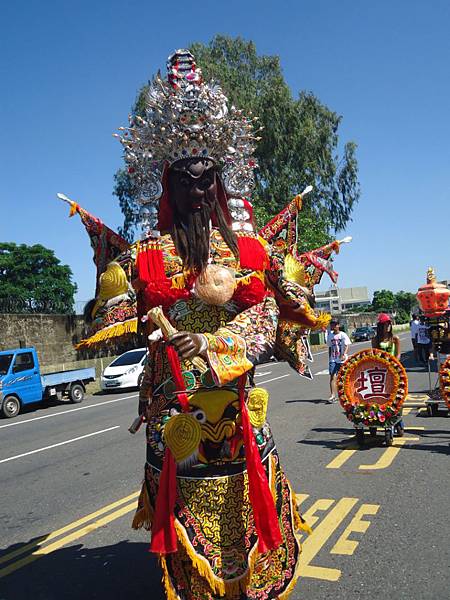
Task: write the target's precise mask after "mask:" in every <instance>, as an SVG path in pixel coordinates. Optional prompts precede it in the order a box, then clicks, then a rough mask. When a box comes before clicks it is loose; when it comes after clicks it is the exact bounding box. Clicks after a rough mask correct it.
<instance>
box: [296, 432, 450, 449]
mask: <svg viewBox="0 0 450 600" xmlns="http://www.w3.org/2000/svg"><path fill="white" fill-rule="evenodd" d="M311 431H312V432H317V433H321V434H325V436H321V439H304V440H298V441H297V444H305V445H309V446H322V447H323V448H332V449H336V448H339V449H356V448H358V449H359V451H364V450H370V449H371V448H373V447H376V446H384V435H383V434H382V433H381V432H378V434H377V436H376V437H370V436H368V435H366V437H365V444H364V446H363V447H361V448H359V447H358V445H357V444H356V439H355V438H354V437H350V438H346V439H335V438H333V439H330V438H329V435H330V434H337V435H340V434H343V433H347V434H349V435H351V433H352V430H351V429H343V428H339V427H316V428H315V429H311ZM327 434H328V439H323V437H326V436H327ZM409 434H413V435H418V436H420V442H419V443H411V444H407V446H405V449H406V450H425V451H428V452H434V453H436V454H445V455H450V433H449V432H448V431H447V430H443V429H427V430H426V431H417V432H416V431H414V430H411V431H406V432H405V435H409ZM396 439H401V438H396Z"/></svg>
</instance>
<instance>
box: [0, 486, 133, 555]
mask: <svg viewBox="0 0 450 600" xmlns="http://www.w3.org/2000/svg"><path fill="white" fill-rule="evenodd" d="M138 496H139V492H134V493H133V494H130V495H129V496H125V498H121V499H120V500H116V502H112V503H111V504H107V505H106V506H103V507H102V508H100V509H99V510H96V511H95V512H93V513H90V514H89V515H86V516H85V517H82V518H81V519H78V520H77V521H73V522H72V523H69V524H68V525H65V526H64V527H61V529H56V530H55V531H52V532H51V533H49V534H46V535H42V536H39V537H38V538H36V539H35V540H34V541H33V542H30V543H29V544H26V545H25V546H21V547H20V548H17V550H14V551H13V552H9V553H8V554H5V555H3V556H1V557H0V565H1V564H2V563H5V562H8V561H10V560H11V559H13V558H15V557H16V556H19V555H20V554H23V553H24V552H26V551H27V550H30V549H32V548H39V547H41V546H42V545H43V543H44V542H48V541H49V540H53V539H54V538H56V537H59V536H60V535H62V534H63V533H67V532H68V531H71V530H72V529H76V528H77V527H79V526H80V525H83V524H84V523H87V522H88V521H91V520H92V519H95V518H96V517H99V516H100V515H103V514H104V513H107V512H109V511H110V510H112V509H113V508H117V507H118V506H120V505H121V504H125V502H129V501H130V500H134V499H135V498H137V497H138Z"/></svg>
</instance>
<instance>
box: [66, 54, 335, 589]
mask: <svg viewBox="0 0 450 600" xmlns="http://www.w3.org/2000/svg"><path fill="white" fill-rule="evenodd" d="M168 73H169V75H168V80H167V81H164V80H162V79H161V78H160V77H158V78H156V80H155V81H154V82H153V84H152V85H151V86H150V88H149V90H148V92H147V96H146V109H145V114H143V115H142V116H137V115H135V116H132V117H130V124H129V127H128V128H126V129H124V130H123V131H122V134H121V135H120V136H119V137H120V139H121V142H122V144H123V146H124V150H125V160H126V163H127V167H128V171H129V173H130V175H131V176H132V178H133V184H134V185H135V186H136V190H138V193H139V198H140V202H141V204H142V205H143V208H142V211H141V217H142V221H143V227H144V235H143V238H142V240H140V241H138V242H136V243H134V244H131V245H127V244H126V242H125V241H124V240H122V239H121V238H120V237H119V236H117V235H115V234H114V233H113V232H111V231H110V230H109V229H108V228H106V227H105V226H104V225H103V224H102V223H101V222H100V221H99V220H98V219H95V218H94V217H91V216H90V215H89V214H88V213H86V211H84V210H83V209H81V208H80V207H79V206H78V205H77V204H75V203H74V202H71V205H72V210H71V212H72V213H74V212H78V213H79V214H80V216H81V218H82V220H83V222H84V224H85V226H86V228H87V230H88V232H89V235H90V237H91V240H92V243H93V246H94V248H95V255H96V264H97V269H98V271H97V293H96V299H95V301H93V302H92V303H90V304H89V306H88V313H89V315H88V316H89V318H90V320H91V323H92V331H91V336H90V337H89V338H87V339H86V340H83V341H82V342H81V343H80V344H79V347H80V348H89V347H95V345H98V344H101V343H104V342H105V341H108V340H109V341H110V340H114V339H118V338H120V337H121V336H126V335H128V334H130V333H133V332H134V331H136V329H137V328H138V327H144V328H145V329H146V331H145V333H146V336H148V338H149V357H148V364H147V367H146V370H145V375H144V379H143V383H142V386H141V389H140V397H139V415H140V417H139V419H140V421H143V422H145V423H146V430H147V431H146V435H147V460H146V465H145V480H144V484H143V487H142V492H141V495H140V499H139V503H138V509H137V512H136V515H135V518H134V521H133V526H134V527H135V528H140V527H145V528H147V529H150V530H151V532H152V537H151V548H150V549H151V551H153V552H155V553H157V554H158V556H159V558H160V563H161V566H162V569H163V581H164V588H165V592H166V595H167V597H168V598H169V599H170V600H175V599H183V600H194V599H195V600H200V599H201V600H203V599H204V600H211V599H216V598H236V599H244V598H251V599H255V600H256V599H258V600H269V599H275V598H279V599H282V598H287V597H288V595H289V593H290V592H291V591H292V589H293V587H294V585H295V581H296V577H297V575H298V573H297V564H298V559H299V554H300V544H299V542H298V539H297V537H296V531H298V530H299V529H304V530H307V529H308V528H307V525H306V524H305V523H304V522H303V520H302V519H301V517H300V515H299V514H298V513H297V509H296V504H295V494H294V493H293V491H292V489H291V487H290V484H289V482H288V480H287V478H286V476H285V474H284V472H283V470H282V468H281V466H280V461H279V458H278V453H277V450H276V447H275V443H274V440H273V437H272V434H271V431H270V427H269V425H268V423H267V420H266V412H267V405H268V393H267V392H266V390H264V389H262V388H255V387H251V386H250V385H249V378H248V375H249V373H251V372H252V370H253V369H254V367H255V366H256V365H258V364H259V363H261V362H266V361H267V360H268V359H270V357H271V356H272V355H275V356H276V357H277V358H279V359H280V360H287V361H288V362H289V364H290V365H291V366H292V367H293V368H295V369H296V371H297V372H299V373H300V374H302V375H304V376H307V377H310V371H309V369H308V367H307V364H306V360H308V359H311V354H310V351H309V346H308V340H307V335H308V333H309V330H311V329H322V328H324V327H325V326H326V325H327V323H328V321H329V317H328V315H320V314H316V312H315V311H314V310H313V308H312V304H313V294H312V289H313V286H314V284H316V283H318V281H319V280H320V277H321V275H322V273H323V272H324V271H325V272H328V273H329V274H330V275H331V276H332V277H335V275H336V274H335V273H334V272H333V271H332V268H331V262H330V257H331V255H332V253H333V252H337V251H338V250H339V243H338V242H333V243H332V244H330V245H329V246H325V247H324V248H320V249H318V250H317V251H313V252H311V253H308V254H305V255H302V256H298V255H297V250H296V217H297V214H298V211H299V210H300V208H301V196H297V197H296V198H295V199H294V200H293V201H292V202H290V203H289V204H288V206H287V207H286V209H285V210H284V211H282V212H281V213H280V214H279V215H277V216H276V217H274V219H272V220H271V222H270V223H269V224H268V225H266V226H265V227H264V228H263V229H262V230H261V231H260V232H259V234H258V233H255V232H254V230H253V219H252V206H251V203H250V201H249V200H248V195H249V194H250V192H251V189H252V184H253V170H254V168H255V167H256V163H255V161H254V159H253V158H252V152H253V150H254V143H255V140H256V139H257V138H256V137H255V134H254V132H253V120H252V119H249V118H247V117H245V116H244V115H243V114H242V112H241V111H239V110H237V109H235V108H234V107H229V106H228V103H227V98H226V97H225V96H224V94H223V92H222V90H221V89H220V87H218V86H217V85H215V84H213V83H211V84H207V83H204V82H203V80H202V76H201V72H200V69H199V68H198V67H196V65H195V62H194V60H193V57H192V55H191V54H190V53H189V52H188V51H185V50H179V51H177V52H176V53H175V54H174V55H172V56H171V57H169V61H168ZM130 282H131V283H132V288H131V287H130V286H129V283H130ZM135 296H136V297H135ZM133 310H134V313H133ZM134 429H136V427H135V428H134Z"/></svg>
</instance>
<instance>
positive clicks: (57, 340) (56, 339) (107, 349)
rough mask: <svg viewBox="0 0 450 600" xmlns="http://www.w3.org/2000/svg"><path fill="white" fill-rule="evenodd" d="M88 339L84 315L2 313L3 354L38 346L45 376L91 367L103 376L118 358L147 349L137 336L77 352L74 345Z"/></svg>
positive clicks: (1, 345) (0, 322)
mask: <svg viewBox="0 0 450 600" xmlns="http://www.w3.org/2000/svg"><path fill="white" fill-rule="evenodd" d="M87 336H88V332H87V329H86V326H85V324H84V320H83V316H82V315H39V314H28V315H27V314H3V313H0V351H1V350H8V349H9V348H20V347H22V348H24V347H29V346H34V347H35V348H36V350H37V353H38V356H39V362H40V364H41V368H42V372H43V373H49V372H51V371H66V370H69V369H81V368H83V367H91V366H95V367H96V370H97V372H98V373H99V372H100V371H101V370H102V369H103V367H104V366H106V365H108V364H109V363H110V362H111V361H112V359H113V357H114V356H117V355H119V354H122V353H123V352H125V351H126V350H131V349H132V348H138V347H140V346H143V345H144V343H143V341H142V340H141V339H139V338H138V336H136V335H133V336H129V337H128V338H127V339H126V340H125V341H123V342H122V343H120V344H108V345H104V346H102V347H101V348H99V349H97V350H82V351H80V352H77V351H76V350H75V348H74V345H75V344H77V343H78V342H79V341H81V340H82V339H84V338H86V337H87ZM103 359H105V360H103Z"/></svg>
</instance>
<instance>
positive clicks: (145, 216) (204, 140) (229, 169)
mask: <svg viewBox="0 0 450 600" xmlns="http://www.w3.org/2000/svg"><path fill="white" fill-rule="evenodd" d="M167 71H168V78H167V81H164V80H162V79H161V77H160V75H158V76H157V77H156V79H155V80H154V81H153V83H152V84H151V85H150V87H149V88H148V90H147V91H146V92H145V97H144V102H145V106H144V110H143V113H142V114H141V115H138V114H135V115H132V116H130V117H129V127H127V128H124V127H122V128H120V131H122V132H123V133H122V134H121V135H118V134H115V135H116V137H118V138H119V139H120V142H121V143H122V144H123V146H124V150H125V162H126V163H127V166H128V172H129V174H130V175H131V176H132V178H133V182H134V184H135V187H136V190H137V196H138V201H139V203H140V204H141V205H142V209H141V219H142V220H144V221H146V228H147V229H150V230H156V229H157V220H158V213H159V206H158V203H159V200H160V198H161V196H162V195H163V181H164V176H165V172H166V170H167V167H169V166H170V165H171V164H173V163H174V162H176V161H177V160H180V159H183V158H190V157H200V158H203V157H204V158H209V159H212V160H213V161H214V162H215V163H216V164H217V165H218V166H219V168H220V171H221V179H222V182H223V184H224V186H225V191H226V193H227V195H228V196H229V197H231V198H242V197H244V196H246V195H248V194H249V193H250V191H251V189H252V187H253V184H254V177H253V170H254V168H255V167H256V166H257V165H256V162H255V160H254V158H253V156H252V154H253V151H254V143H255V141H256V140H258V139H259V138H257V137H256V136H255V131H254V128H253V122H254V121H255V120H256V118H249V117H246V116H244V115H243V113H242V111H240V110H238V109H236V108H235V107H234V106H228V99H227V97H226V96H225V94H224V93H223V91H222V90H221V88H220V87H219V86H218V85H217V84H216V83H214V82H211V83H205V82H204V81H203V79H202V74H201V70H200V69H199V68H198V67H197V66H196V64H195V61H194V57H193V56H192V54H191V53H190V52H189V51H188V50H177V51H176V52H175V53H174V54H172V55H171V56H169V58H168V61H167ZM237 208H241V207H236V206H234V205H232V206H230V209H232V211H233V212H234V213H236V209H237ZM238 213H239V211H238ZM232 216H233V220H235V221H236V222H239V221H245V220H246V218H245V217H246V215H244V214H242V215H241V214H240V213H239V214H236V216H235V215H232ZM235 228H239V227H238V226H236V227H235Z"/></svg>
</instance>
